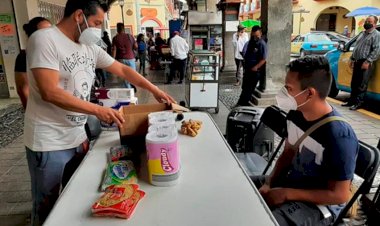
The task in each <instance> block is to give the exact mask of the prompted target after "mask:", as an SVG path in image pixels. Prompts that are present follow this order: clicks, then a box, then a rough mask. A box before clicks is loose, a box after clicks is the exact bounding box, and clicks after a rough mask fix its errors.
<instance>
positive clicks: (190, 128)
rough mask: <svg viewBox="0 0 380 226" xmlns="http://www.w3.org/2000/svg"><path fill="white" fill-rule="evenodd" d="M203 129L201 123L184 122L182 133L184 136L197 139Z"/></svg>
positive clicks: (190, 120) (194, 121)
mask: <svg viewBox="0 0 380 226" xmlns="http://www.w3.org/2000/svg"><path fill="white" fill-rule="evenodd" d="M201 128H202V122H201V121H198V120H192V119H189V121H186V120H185V121H183V122H182V125H181V133H182V134H184V135H188V136H192V137H195V136H197V135H198V133H199V131H200V129H201Z"/></svg>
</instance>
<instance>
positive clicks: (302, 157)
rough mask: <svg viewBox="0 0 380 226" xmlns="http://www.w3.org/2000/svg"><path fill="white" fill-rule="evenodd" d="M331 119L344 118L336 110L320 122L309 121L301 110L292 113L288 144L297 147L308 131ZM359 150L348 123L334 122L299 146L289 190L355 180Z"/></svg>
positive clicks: (292, 167) (289, 179) (288, 125)
mask: <svg viewBox="0 0 380 226" xmlns="http://www.w3.org/2000/svg"><path fill="white" fill-rule="evenodd" d="M329 116H341V115H340V114H339V113H338V112H337V111H336V110H335V109H334V110H333V111H332V112H330V113H329V114H327V115H325V116H323V117H322V118H320V119H318V120H315V121H306V119H305V118H304V117H303V115H302V113H301V112H300V111H290V112H289V114H288V121H287V130H288V142H289V143H290V144H292V145H294V144H295V143H296V141H297V140H298V139H299V138H300V137H301V136H302V135H303V134H304V133H305V131H306V130H307V129H308V128H310V127H311V126H312V125H314V124H315V123H317V122H318V121H320V120H322V119H324V118H326V117H329ZM358 150H359V143H358V139H357V137H356V135H355V133H354V131H353V129H352V128H351V126H350V125H349V124H348V123H346V122H343V121H333V122H329V123H327V124H325V125H323V126H321V127H319V128H318V129H317V130H315V131H314V132H313V133H311V134H310V136H308V137H306V139H305V140H304V141H303V142H302V143H301V144H300V146H299V150H298V152H297V155H296V156H295V158H294V159H293V162H292V165H291V168H290V171H289V174H288V176H287V183H286V187H292V188H300V189H326V188H327V185H328V184H327V183H328V181H331V180H332V181H344V180H352V179H353V176H354V171H355V162H356V157H357V153H358ZM328 207H329V208H330V209H331V210H332V208H333V206H328ZM334 208H335V209H334V210H336V208H337V207H335V206H334ZM334 210H332V211H334Z"/></svg>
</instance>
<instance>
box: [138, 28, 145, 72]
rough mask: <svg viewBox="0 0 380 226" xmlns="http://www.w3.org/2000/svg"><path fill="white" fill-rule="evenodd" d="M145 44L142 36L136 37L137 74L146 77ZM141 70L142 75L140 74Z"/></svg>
mask: <svg viewBox="0 0 380 226" xmlns="http://www.w3.org/2000/svg"><path fill="white" fill-rule="evenodd" d="M146 49H147V46H146V43H145V41H144V34H139V35H138V36H137V51H138V58H139V61H140V69H139V73H140V74H142V75H144V76H146V75H147V74H146V73H145V60H146ZM141 69H142V73H141Z"/></svg>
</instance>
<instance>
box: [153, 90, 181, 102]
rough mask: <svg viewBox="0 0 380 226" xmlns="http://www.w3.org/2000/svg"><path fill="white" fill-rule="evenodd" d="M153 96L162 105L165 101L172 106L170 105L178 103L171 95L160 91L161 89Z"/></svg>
mask: <svg viewBox="0 0 380 226" xmlns="http://www.w3.org/2000/svg"><path fill="white" fill-rule="evenodd" d="M153 96H154V98H156V100H157V101H158V102H160V103H163V102H164V101H166V103H168V104H170V103H177V102H176V101H175V100H174V98H173V97H171V96H170V95H169V94H167V93H165V92H164V91H162V90H160V89H159V88H157V89H156V90H155V91H154V92H153Z"/></svg>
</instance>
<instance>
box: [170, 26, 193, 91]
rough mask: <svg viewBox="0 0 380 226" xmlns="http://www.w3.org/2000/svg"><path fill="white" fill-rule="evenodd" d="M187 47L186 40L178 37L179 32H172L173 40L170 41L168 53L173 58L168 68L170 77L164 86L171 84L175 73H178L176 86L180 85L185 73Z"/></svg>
mask: <svg viewBox="0 0 380 226" xmlns="http://www.w3.org/2000/svg"><path fill="white" fill-rule="evenodd" d="M188 52H189V45H188V44H187V42H186V40H185V39H184V38H182V37H181V36H179V31H175V32H174V36H173V38H171V39H170V53H171V55H172V57H173V62H172V64H171V66H170V76H169V78H168V81H167V82H166V83H165V84H171V82H172V81H173V79H174V76H175V73H176V71H179V81H178V84H182V82H183V78H184V77H185V71H186V60H187V53H188Z"/></svg>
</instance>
